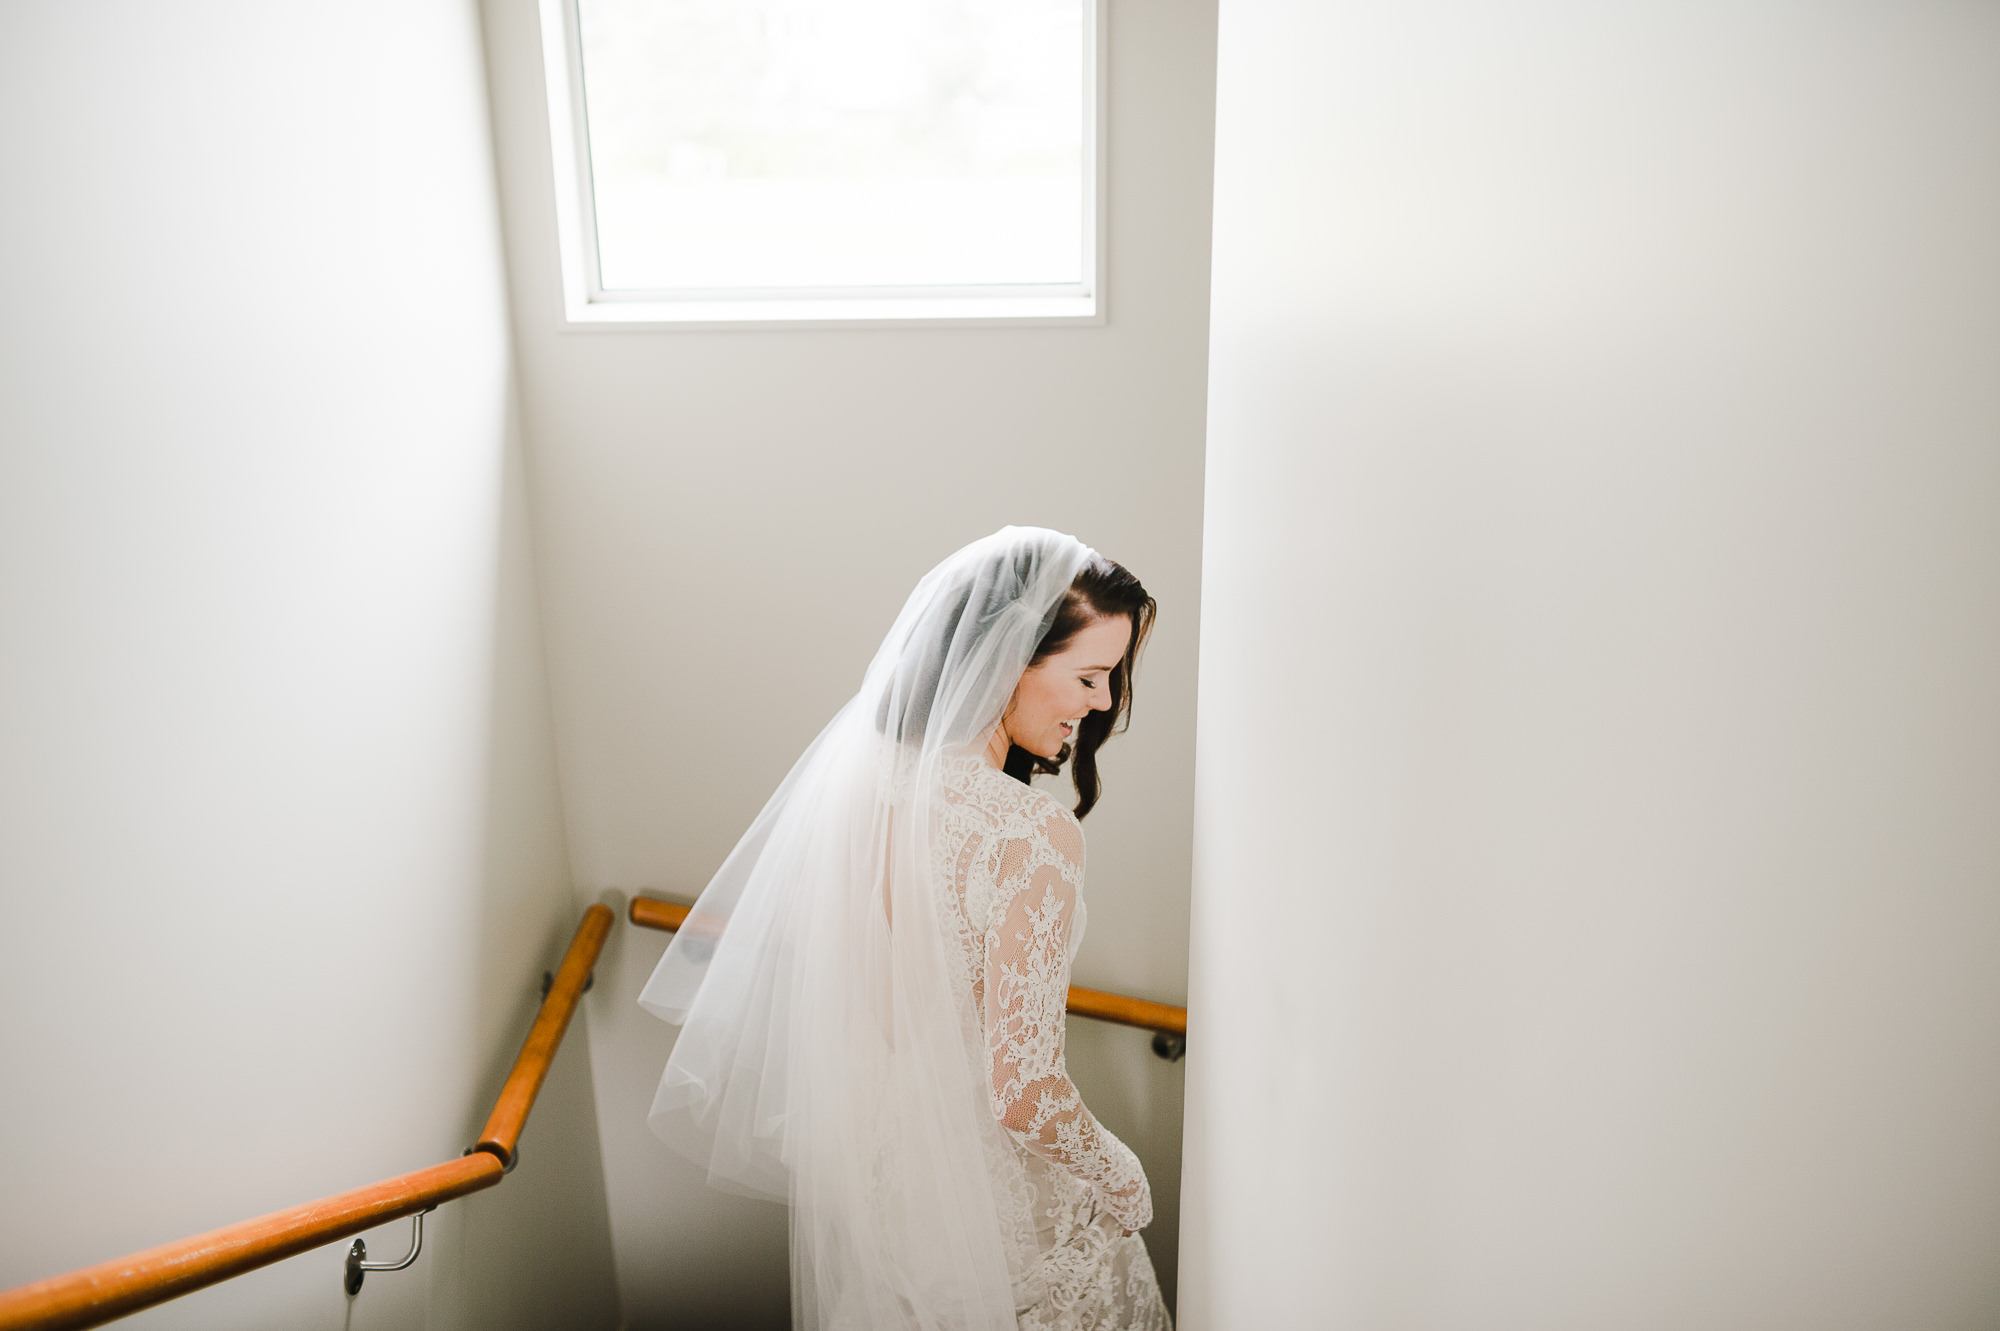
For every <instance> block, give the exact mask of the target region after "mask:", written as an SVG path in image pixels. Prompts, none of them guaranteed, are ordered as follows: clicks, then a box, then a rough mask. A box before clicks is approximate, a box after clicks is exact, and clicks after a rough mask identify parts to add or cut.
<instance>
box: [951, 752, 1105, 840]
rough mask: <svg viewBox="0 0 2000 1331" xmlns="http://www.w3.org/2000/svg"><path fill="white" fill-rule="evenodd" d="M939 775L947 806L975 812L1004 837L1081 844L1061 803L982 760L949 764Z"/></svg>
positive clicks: (1077, 826)
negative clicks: (941, 779)
mask: <svg viewBox="0 0 2000 1331" xmlns="http://www.w3.org/2000/svg"><path fill="white" fill-rule="evenodd" d="M941 775H942V776H943V777H944V786H945V792H946V798H947V801H948V802H949V803H951V804H956V805H959V806H960V807H963V808H968V809H975V808H976V809H977V810H979V812H980V813H982V814H983V815H985V817H986V819H987V820H988V821H989V822H990V823H991V824H992V825H993V828H994V830H995V831H996V832H999V833H1000V834H1001V835H1003V836H1021V837H1032V836H1042V837H1047V838H1050V839H1053V840H1057V841H1061V842H1065V843H1075V844H1077V845H1078V846H1080V845H1081V843H1082V840H1083V829H1082V826H1081V825H1080V824H1079V823H1078V822H1077V820H1076V815H1075V814H1073V813H1071V812H1070V811H1069V810H1068V809H1066V808H1064V807H1063V805H1062V803H1061V801H1059V800H1057V799H1056V798H1055V797H1054V796H1052V795H1050V794H1049V793H1048V792H1047V791H1045V790H1038V789H1036V788H1035V787H1034V786H1031V785H1029V784H1028V783H1027V782H1025V781H1016V780H1015V779H1014V778H1013V777H1011V776H1008V775H1007V774H1006V773H1005V772H1003V771H1001V770H1000V769H999V768H997V767H995V766H993V764H991V763H989V762H986V761H984V760H983V759H982V760H979V761H976V762H954V763H951V764H949V765H947V766H946V767H945V768H944V769H943V771H942V773H941Z"/></svg>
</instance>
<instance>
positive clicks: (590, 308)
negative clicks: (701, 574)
mask: <svg viewBox="0 0 2000 1331" xmlns="http://www.w3.org/2000/svg"><path fill="white" fill-rule="evenodd" d="M1100 3H1101V0H543V43H544V47H545V49H546V50H547V52H548V75H549V106H550V115H551V120H552V128H553V131H554V132H553V138H552V141H553V143H554V145H555V148H556V152H555V159H556V160H555V166H556V197H557V213H558V217H559V220H560V223H561V225H560V228H559V229H560V234H561V241H562V246H563V269H564V294H565V305H566V310H567V314H568V318H569V321H570V322H571V323H572V324H626V325H631V324H652V325H659V324H690V323H695V324H709V325H713V324H741V323H746V322H748V323H771V322H787V323H790V322H797V321H801V320H810V321H822V322H848V321H877V320H884V319H893V320H904V321H909V320H919V321H931V320H968V319H973V320H993V319H1007V320H1010V321H1011V320H1019V319H1034V320H1041V321H1056V322H1064V323H1073V322H1095V321H1096V320H1097V318H1098V317H1099V315H1100V311H1101V308H1102V305H1101V299H1100V290H1099V274H1100V270H1101V267H1102V264H1101V246H1102V228H1101V217H1102V211H1103V210H1102V206H1101V202H1102V189H1101V181H1102V174H1101V171H1100V166H1101V161H1102V153H1101V151H1100V142H1099V130H1100V124H1101V119H1102V117H1101V115H1100V114H1099V96H1100V92H1101V88H1102V82H1103V81H1102V79H1101V77H1100V76H1099V60H1100V57H1101V52H1102V47H1103V43H1102V41H1101V40H1100V36H1101V32H1100V27H1099V24H1100V21H1101V20H1100V13H1101V11H1100Z"/></svg>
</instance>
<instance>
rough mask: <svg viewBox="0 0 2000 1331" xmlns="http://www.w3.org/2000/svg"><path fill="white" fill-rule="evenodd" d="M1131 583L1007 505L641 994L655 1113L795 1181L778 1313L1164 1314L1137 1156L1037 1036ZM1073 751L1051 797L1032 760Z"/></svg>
mask: <svg viewBox="0 0 2000 1331" xmlns="http://www.w3.org/2000/svg"><path fill="white" fill-rule="evenodd" d="M1153 614H1154V603H1153V600H1152V598H1151V597H1149V596H1148V595H1147V594H1146V590H1145V588H1144V587H1142V586H1141V585H1140V584H1139V580H1138V579H1137V578H1135V577H1133V576H1132V575H1131V574H1130V573H1129V572H1127V571H1126V570H1125V569H1123V568H1121V567H1120V566H1119V565H1117V564H1115V563H1113V562H1111V561H1110V560H1108V559H1105V558H1104V557H1103V556H1101V555H1099V554H1097V553H1096V552H1095V551H1094V550H1091V549H1090V548H1089V547H1088V546H1085V545H1083V544H1082V543H1081V542H1079V541H1077V540H1076V539H1075V538H1074V537H1070V536H1064V535H1061V534H1059V533H1056V532H1052V531H1045V530H1042V529H1040V528H1033V527H1008V528H1004V529H1003V530H1001V531H999V532H997V533H995V534H994V535H992V536H989V537H986V538H985V539H983V540H980V541H975V542H974V543H973V544H971V545H969V546H967V547H965V548H964V549H963V550H960V551H959V552H958V553H957V554H955V555H953V556H951V557H950V558H949V559H947V560H945V561H944V562H943V563H942V564H940V565H938V566H937V567H936V568H935V569H932V570H931V572H930V573H928V574H927V575H925V577H924V579H923V580H922V581H921V582H919V583H918V584H917V588H916V590H915V591H914V592H912V593H911V595H910V599H909V601H908V602H907V603H906V604H905V605H904V607H903V610H902V613H901V614H900V615H899V616H897V618H896V622H895V625H894V627H892V628H891V629H890V630H889V636H888V637H887V638H886V639H885V640H884V641H883V643H882V646H881V648H880V650H878V651H877V652H876V654H875V658H874V660H873V662H872V663H871V664H870V665H869V667H868V671H867V674H866V675H865V676H864V677H863V680H862V685H861V691H860V692H859V693H858V694H856V695H855V696H854V698H852V699H851V700H850V701H849V702H848V703H847V705H846V706H845V707H843V708H842V709H841V710H840V712H839V713H838V714H836V715H835V717H834V718H833V720H832V721H831V722H830V723H829V724H828V725H827V727H826V729H825V730H823V731H821V732H820V734H819V737H818V738H817V739H815V740H814V741H813V742H812V744H811V745H810V746H808V747H807V749H806V751H805V753H804V755H803V756H801V757H800V759H799V760H798V762H797V763H796V764H795V765H794V766H793V768H792V770H791V772H790V774H789V775H787V776H786V777H785V779H784V781H783V782H782V783H781V784H780V785H779V787H778V790H777V793H776V794H774V795H773V796H772V797H771V800H770V802H769V803H768V804H766V805H765V806H764V810H763V812H762V813H760V814H759V815H758V816H757V818H756V820H755V821H754V822H753V823H751V825H750V828H749V830H748V831H747V832H745V833H744V835H743V839H742V841H740V842H739V843H738V844H737V847H736V849H735V850H734V851H733V852H732V853H731V854H730V856H729V858H728V859H727V860H726V861H725V862H724V863H723V865H722V868H721V869H720V871H718V872H717V874H716V875H715V878H714V880H713V881H711V882H710V883H709V885H708V887H707V889H706V890H705V891H703V893H702V894H701V897H700V899H699V900H698V901H696V903H695V905H694V908H693V909H692V911H691V912H690V913H689V915H688V918H687V921H686V923H685V924H684V925H683V926H682V928H681V930H680V932H679V933H678V934H677V935H676V936H675V938H674V940H673V942H672V943H671V944H670V945H669V946H668V948H667V951H666V955H665V956H664V957H662V958H661V959H660V964H659V967H658V969H657V970H655V971H654V973H653V976H652V979H651V980H650V981H649V982H648V983H647V985H646V988H645V991H644V993H643V994H642V995H641V996H640V1000H639V1001H640V1002H641V1003H642V1004H643V1005H644V1006H645V1007H646V1008H647V1009H648V1010H650V1011H652V1012H654V1013H655V1014H657V1015H659V1016H661V1017H664V1018H665V1019H666V1020H668V1021H672V1022H676V1023H679V1024H680V1025H681V1027H682V1030H681V1033H680V1036H679V1038H678V1040H677V1041H676V1043H675V1046H674V1051H673V1054H672V1056H671V1057H670V1058H669V1059H668V1060H667V1067H666V1073H665V1075H664V1076H663V1077H662V1078H661V1081H660V1090H659V1094H658V1096H657V1097H656V1099H655V1100H654V1103H653V1110H652V1115H651V1122H652V1124H653V1128H654V1130H655V1131H656V1132H657V1133H659V1134H660V1136H662V1137H663V1138H665V1139H666V1140H668V1141H669V1142H671V1143H673V1144H674V1145H675V1146H677V1147H678V1148H680V1149H681V1150H683V1151H686V1152H687V1153H688V1154H690V1155H691V1156H693V1157H694V1158H695V1159H696V1160H698V1161H699V1162H701V1163H703V1164H704V1165H706V1166H707V1168H708V1171H709V1173H708V1177H709V1181H710V1183H712V1184H714V1185H715V1186H717V1187H722V1188H728V1189H731V1190H734V1191H741V1192H748V1193H751V1194H753V1195H760V1196H767V1197H774V1198H777V1199H779V1200H783V1201H786V1202H788V1203H790V1205H791V1222H792V1223H791V1233H792V1320H793V1323H794V1325H795V1326H797V1327H799V1328H807V1329H814V1328H829V1329H831V1328H840V1329H841V1331H847V1329H848V1328H852V1329H853V1331H878V1329H886V1328H924V1329H925V1331H930V1329H931V1328H937V1329H940V1331H942V1329H945V1328H950V1329H951V1331H960V1329H961V1328H963V1329H965V1331H975V1329H976V1331H1012V1329H1013V1328H1016V1327H1023V1328H1037V1329H1040V1328H1051V1329H1053V1328H1078V1329H1079V1331H1080V1329H1082V1328H1093V1329H1094V1328H1145V1329H1146V1331H1153V1329H1154V1328H1160V1329H1162V1331H1164V1329H1165V1328H1167V1327H1168V1325H1169V1323H1168V1319H1167V1313H1166V1309H1165V1307H1164V1305H1163V1304H1162V1302H1161V1299H1160V1290H1159V1284H1158V1281H1157V1280H1156V1278H1155V1277H1154V1274H1153V1267H1152V1263H1151V1261H1150V1260H1149V1259H1148V1258H1147V1256H1146V1249H1145V1247H1144V1245H1143V1244H1142V1242H1141V1241H1140V1239H1139V1238H1138V1236H1137V1231H1138V1230H1140V1229H1142V1228H1144V1227H1145V1226H1146V1224H1147V1223H1148V1222H1149V1221H1150V1220H1151V1219H1152V1194H1151V1192H1150V1190H1149V1189H1148V1187H1147V1184H1146V1176H1145V1173H1144V1172H1143V1171H1142V1170H1141V1168H1140V1166H1139V1161H1138V1159H1137V1157H1135V1156H1134V1155H1133V1154H1132V1152H1131V1151H1130V1150H1128V1149H1127V1148H1126V1147H1125V1145H1124V1144H1123V1143H1122V1142H1120V1141H1119V1140H1118V1139H1117V1138H1116V1137H1114V1136H1112V1135H1111V1133H1109V1132H1108V1131H1106V1130H1105V1129H1104V1127H1103V1126H1102V1125H1101V1124H1099V1123H1098V1122H1097V1120H1096V1119H1095V1118H1094V1117H1093V1116H1092V1115H1091V1113H1090V1110H1089V1109H1088V1108H1086V1107H1085V1105H1084V1103H1083V1099H1082V1097H1081V1096H1080V1095H1079V1094H1078V1093H1077V1089H1076V1087H1075V1085H1074V1084H1073V1083H1072V1082H1071V1081H1070V1079H1069V1076H1068V1073H1067V1072H1066V1071H1065V1068H1064V1064H1063V1007H1064V999H1065V994H1066V991H1067V989H1068V986H1069V970H1070V963H1071V961H1072V960H1073V959H1074V958H1075V956H1076V949H1077V945H1078V943H1079V942H1080V941H1081V939H1082V936H1083V928H1084V920H1085V914H1086V913H1085V908H1084V897H1083V892H1082V888H1083V860H1084V843H1083V833H1082V830H1081V828H1080V827H1079V825H1078V822H1077V820H1078V819H1079V818H1080V817H1082V816H1083V815H1084V814H1086V813H1088V812H1089V811H1090V809H1091V806H1092V805H1094V804H1095V803H1096V802H1097V797H1098V791H1099V781H1098V774H1097V750H1098V747H1099V746H1100V745H1101V744H1103V743H1104V741H1105V739H1106V738H1107V737H1108V736H1109V735H1110V734H1111V733H1112V732H1113V731H1114V730H1115V729H1118V728H1120V726H1121V724H1122V722H1123V720H1124V718H1125V716H1126V714H1127V711H1128V709H1129V708H1130V705H1131V698H1132V669H1133V665H1134V663H1135V662H1136V660H1137V658H1138V654H1139V649H1140V646H1141V645H1142V644H1143V643H1144V641H1145V639H1146V634H1147V632H1148V630H1149V629H1150V628H1151V627H1152V621H1153ZM1065 764H1067V765H1068V767H1069V770H1070V774H1071V778H1072V780H1073V781H1074V783H1075V787H1076V796H1077V803H1076V808H1075V811H1074V813H1072V812H1071V811H1070V810H1069V809H1066V808H1064V807H1063V806H1062V805H1061V804H1060V803H1059V802H1058V801H1056V800H1055V799H1053V798H1051V797H1050V796H1049V795H1048V794H1046V793H1044V792H1043V791H1041V790H1038V789H1036V788H1034V787H1032V786H1030V785H1029V784H1027V783H1028V779H1029V777H1030V776H1032V775H1033V774H1035V773H1037V772H1043V773H1054V772H1058V771H1060V770H1061V769H1062V768H1063V766H1064V765H1065Z"/></svg>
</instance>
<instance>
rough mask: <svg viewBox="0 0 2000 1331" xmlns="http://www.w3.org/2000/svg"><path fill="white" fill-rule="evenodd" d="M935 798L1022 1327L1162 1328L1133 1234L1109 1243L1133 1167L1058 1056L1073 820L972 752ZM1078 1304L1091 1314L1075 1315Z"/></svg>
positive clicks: (940, 854) (1126, 1216)
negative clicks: (986, 1095)
mask: <svg viewBox="0 0 2000 1331" xmlns="http://www.w3.org/2000/svg"><path fill="white" fill-rule="evenodd" d="M942 794H943V798H942V800H941V801H940V804H941V808H942V812H941V813H940V815H939V821H940V826H939V827H938V833H939V834H938V836H937V837H936V838H935V840H934V841H933V846H934V848H935V854H936V856H937V858H938V863H937V865H936V868H937V870H938V873H937V879H936V881H937V882H938V883H939V884H940V885H941V889H942V890H943V891H944V892H945V894H946V896H947V900H946V901H945V902H944V903H942V904H943V906H944V909H943V911H942V912H941V914H942V916H943V918H944V919H946V920H948V921H950V924H951V928H952V929H953V931H954V932H955V934H956V936H957V938H956V941H957V945H958V947H957V955H958V959H959V961H960V964H961V965H962V966H963V968H964V975H965V980H966V992H968V993H969V995H970V1001H969V1003H968V1005H967V1011H966V1012H965V1013H964V1014H962V1016H963V1020H964V1021H965V1024H966V1027H967V1034H968V1036H969V1037H972V1038H970V1039H969V1040H968V1045H969V1046H970V1047H971V1048H973V1049H976V1050H979V1051H981V1053H980V1055H979V1057H980V1063H981V1066H980V1067H979V1068H977V1069H976V1072H977V1075H978V1076H979V1077H980V1078H981V1079H982V1080H983V1081H984V1083H985V1085H986V1086H987V1088H988V1092H989V1094H990V1097H991V1104H992V1110H993V1119H994V1123H995V1125H996V1128H997V1131H996V1132H995V1144H994V1149H993V1150H991V1151H990V1152H989V1155H990V1157H991V1160H990V1163H991V1164H992V1165H993V1168H994V1173H995V1182H996V1185H998V1186H997V1187H996V1192H998V1193H1000V1194H1001V1196H1002V1197H1003V1198H1004V1199H1005V1202H1004V1205H1005V1206H1006V1209H1007V1211H1008V1214H1007V1215H1004V1216H1003V1229H1006V1230H1007V1231H1008V1237H1009V1239H1010V1246H1011V1247H1012V1248H1013V1250H1014V1253H1013V1257H1012V1260H1013V1262H1014V1264H1015V1267H1016V1273H1017V1292H1018V1293H1019V1294H1020V1295H1021V1298H1022V1301H1023V1311H1022V1325H1023V1326H1051V1327H1053V1326H1090V1327H1097V1326H1119V1327H1125V1326H1135V1327H1137V1326H1145V1327H1153V1326H1165V1325H1166V1321H1165V1310H1164V1308H1163V1307H1161V1306H1160V1304H1159V1293H1158V1287H1157V1284H1156V1283H1155V1282H1154V1281H1153V1277H1152V1269H1151V1265H1150V1263H1148V1262H1146V1261H1145V1257H1144V1250H1143V1248H1140V1247H1138V1246H1137V1245H1138V1244H1139V1240H1138V1239H1136V1238H1130V1239H1121V1231H1123V1230H1138V1229H1142V1228H1144V1227H1145V1226H1146V1225H1147V1224H1148V1223H1149V1222H1150V1221H1151V1219H1152V1214H1153V1200H1152V1193H1151V1190H1150V1189H1149V1188H1148V1186H1147V1183H1146V1175H1145V1171H1144V1170H1143V1169H1142V1168H1141V1167H1140V1164H1139V1160H1138V1157H1137V1156H1135V1155H1134V1154H1133V1153H1132V1151H1131V1150H1130V1148H1128V1147H1127V1146H1126V1145H1125V1144H1124V1143H1123V1142H1121V1141H1119V1140H1118V1138H1117V1137H1115V1136H1113V1135H1112V1134H1111V1133H1110V1132H1109V1131H1108V1130H1106V1129H1105V1128H1104V1126H1103V1125H1102V1124H1100V1123H1099V1122H1098V1121H1097V1119H1096V1118H1095V1116H1093V1115H1092V1114H1091V1112H1090V1110H1089V1108H1088V1107H1087V1106H1085V1104H1084V1103H1083V1097H1082V1096H1081V1095H1080V1094H1079V1093H1078V1091H1077V1088H1076V1085H1075V1083H1073V1082H1072V1081H1071V1080H1070V1078H1069V1073H1068V1070H1067V1068H1066V1067H1065V1065H1064V1061H1063V1014H1064V1008H1065V1004H1066V1000H1067V997H1068V991H1069V975H1070V965H1071V963H1072V962H1073V961H1074V959H1075V957H1076V952H1077V948H1078V946H1079V945H1080V944H1081V943H1082V940H1083V930H1084V924H1085V917H1086V911H1085V906H1084V899H1083V867H1084V841H1083V829H1082V827H1081V826H1079V825H1078V823H1077V820H1076V818H1075V817H1074V816H1072V815H1071V814H1070V812H1069V811H1068V810H1067V809H1065V808H1063V807H1062V806H1061V805H1060V804H1058V803H1057V802H1056V801H1055V800H1053V799H1051V798H1050V797H1049V796H1048V795H1046V794H1044V793H1043V792H1041V791H1039V790H1035V789H1034V788H1032V787H1030V786H1027V785H1024V784H1022V783H1021V782H1018V781H1015V780H1013V779H1012V778H1010V777H1008V776H1007V775H1006V774H1005V773H1003V772H1001V771H999V770H997V769H995V768H993V767H991V766H989V765H988V764H986V763H985V762H984V761H983V760H979V759H966V760H954V761H953V762H952V763H950V764H948V765H947V766H946V768H945V771H944V773H943V790H942ZM1091 1308H1095V1309H1097V1310H1098V1313H1097V1315H1083V1314H1085V1313H1086V1312H1087V1310H1088V1309H1091ZM1035 1309H1040V1310H1041V1312H1042V1313H1046V1314H1047V1316H1041V1315H1040V1314H1037V1313H1035V1312H1034V1310H1035ZM1156 1310H1157V1311H1156ZM1065 1318H1067V1320H1065Z"/></svg>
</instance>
